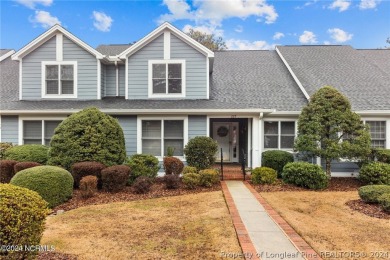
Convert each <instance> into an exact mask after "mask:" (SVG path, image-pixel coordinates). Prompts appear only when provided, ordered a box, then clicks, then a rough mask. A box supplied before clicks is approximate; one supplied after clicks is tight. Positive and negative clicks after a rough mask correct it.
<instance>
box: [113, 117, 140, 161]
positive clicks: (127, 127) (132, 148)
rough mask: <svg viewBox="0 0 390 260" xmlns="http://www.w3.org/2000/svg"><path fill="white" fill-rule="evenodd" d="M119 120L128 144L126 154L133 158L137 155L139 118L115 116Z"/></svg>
mask: <svg viewBox="0 0 390 260" xmlns="http://www.w3.org/2000/svg"><path fill="white" fill-rule="evenodd" d="M114 117H115V118H117V119H118V121H119V124H120V125H121V127H122V129H123V134H124V136H125V144H126V154H127V156H131V155H133V154H136V153H137V117H136V116H114Z"/></svg>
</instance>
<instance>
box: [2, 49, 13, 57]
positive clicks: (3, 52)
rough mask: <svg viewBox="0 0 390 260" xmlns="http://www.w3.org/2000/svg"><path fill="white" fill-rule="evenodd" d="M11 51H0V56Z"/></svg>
mask: <svg viewBox="0 0 390 260" xmlns="http://www.w3.org/2000/svg"><path fill="white" fill-rule="evenodd" d="M10 51H12V50H11V49H0V56H3V55H4V54H6V53H8V52H10Z"/></svg>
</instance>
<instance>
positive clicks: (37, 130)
mask: <svg viewBox="0 0 390 260" xmlns="http://www.w3.org/2000/svg"><path fill="white" fill-rule="evenodd" d="M60 123H61V121H60V120H55V121H48V120H24V121H23V136H22V140H23V144H44V145H49V143H50V140H51V137H52V136H53V134H54V129H55V128H56V127H57V126H58V125H59V124H60Z"/></svg>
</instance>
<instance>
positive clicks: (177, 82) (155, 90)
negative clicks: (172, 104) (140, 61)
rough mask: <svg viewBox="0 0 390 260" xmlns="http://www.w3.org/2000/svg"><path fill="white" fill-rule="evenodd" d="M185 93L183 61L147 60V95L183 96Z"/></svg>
mask: <svg viewBox="0 0 390 260" xmlns="http://www.w3.org/2000/svg"><path fill="white" fill-rule="evenodd" d="M184 93H185V61H183V60H161V61H149V96H150V97H167V96H171V97H183V96H184Z"/></svg>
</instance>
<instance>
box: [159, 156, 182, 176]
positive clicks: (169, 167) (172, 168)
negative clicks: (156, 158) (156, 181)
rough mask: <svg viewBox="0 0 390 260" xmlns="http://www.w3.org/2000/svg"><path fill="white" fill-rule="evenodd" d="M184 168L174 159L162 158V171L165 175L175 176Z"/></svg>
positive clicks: (180, 162)
mask: <svg viewBox="0 0 390 260" xmlns="http://www.w3.org/2000/svg"><path fill="white" fill-rule="evenodd" d="M183 168H184V164H183V162H182V161H181V160H180V159H179V158H176V157H171V156H170V157H164V169H165V174H168V175H169V174H176V175H179V174H181V173H182V171H183Z"/></svg>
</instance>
